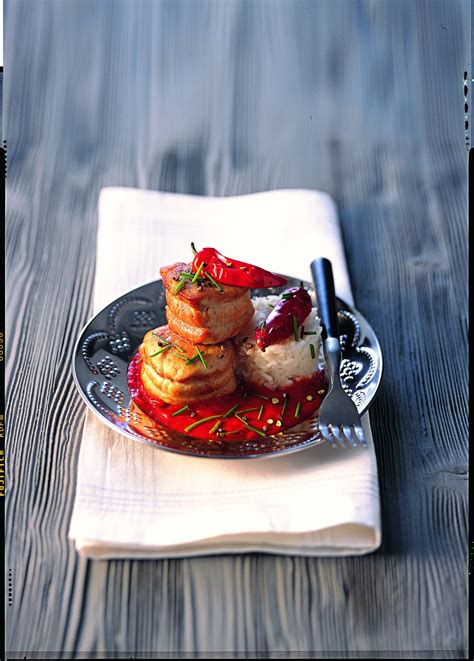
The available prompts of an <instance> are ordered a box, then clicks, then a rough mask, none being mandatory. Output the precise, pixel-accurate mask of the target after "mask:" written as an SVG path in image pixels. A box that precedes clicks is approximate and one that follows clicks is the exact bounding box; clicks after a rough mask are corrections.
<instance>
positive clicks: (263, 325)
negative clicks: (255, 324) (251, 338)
mask: <svg viewBox="0 0 474 661" xmlns="http://www.w3.org/2000/svg"><path fill="white" fill-rule="evenodd" d="M266 323H267V322H266V321H262V323H261V324H260V330H263V329H264V328H265V326H266Z"/></svg>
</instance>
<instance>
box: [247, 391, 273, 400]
mask: <svg viewBox="0 0 474 661" xmlns="http://www.w3.org/2000/svg"><path fill="white" fill-rule="evenodd" d="M249 395H250V396H251V397H260V399H270V397H265V395H259V394H258V393H256V392H255V393H249Z"/></svg>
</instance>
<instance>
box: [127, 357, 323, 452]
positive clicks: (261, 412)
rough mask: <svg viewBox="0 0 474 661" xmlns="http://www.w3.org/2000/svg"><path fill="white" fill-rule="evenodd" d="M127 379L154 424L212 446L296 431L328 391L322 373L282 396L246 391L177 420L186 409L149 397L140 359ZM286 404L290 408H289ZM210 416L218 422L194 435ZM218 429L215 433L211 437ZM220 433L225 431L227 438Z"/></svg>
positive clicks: (194, 405) (194, 409) (198, 404)
mask: <svg viewBox="0 0 474 661" xmlns="http://www.w3.org/2000/svg"><path fill="white" fill-rule="evenodd" d="M127 379H128V387H129V389H130V394H131V397H132V400H133V402H134V403H135V404H136V405H137V406H138V408H139V409H140V410H141V411H142V412H143V413H144V414H145V415H146V416H148V418H150V419H151V420H152V421H155V422H160V423H163V424H164V425H166V426H167V427H169V428H170V429H174V430H176V431H178V432H181V433H184V434H187V435H188V436H192V437H193V438H201V439H203V440H206V441H207V440H208V439H218V438H219V439H222V440H224V441H225V440H226V438H228V439H229V441H230V440H236V439H241V440H254V439H258V438H260V437H261V436H262V435H266V436H269V435H271V434H278V433H279V432H281V431H283V430H285V429H289V428H290V427H294V426H295V425H297V424H299V423H300V422H302V421H303V420H304V419H305V418H307V417H309V416H310V415H312V414H313V413H315V412H316V411H317V410H318V409H319V406H320V404H321V401H322V399H323V398H324V395H325V394H326V388H327V386H326V381H325V378H324V372H319V373H318V374H316V375H315V376H314V377H311V378H308V379H302V380H300V381H299V382H297V383H295V384H294V385H292V386H288V387H285V388H284V389H281V390H270V389H268V388H264V387H262V386H259V387H258V388H252V389H249V388H248V387H247V388H245V387H243V386H241V387H239V389H238V390H237V391H236V392H235V393H233V394H232V395H228V396H226V397H222V398H220V399H214V400H212V401H208V402H195V403H192V404H189V408H187V409H186V410H185V411H183V412H182V413H179V414H177V415H173V413H176V412H177V411H179V410H180V409H182V408H183V405H182V404H176V405H173V404H165V403H164V402H162V401H161V400H158V399H153V398H152V397H151V396H150V395H149V394H148V392H147V391H146V389H145V388H144V386H143V383H142V379H141V365H140V358H139V355H138V353H137V354H135V356H134V357H133V359H132V361H131V362H130V365H129V367H128V373H127ZM284 395H286V397H285V396H284ZM285 399H286V405H285V406H284V402H285ZM276 400H278V401H276ZM298 403H299V407H298ZM262 405H263V409H262ZM234 407H236V409H235V410H234V412H233V413H231V414H230V415H229V416H228V417H227V418H225V417H224V416H225V414H226V413H228V412H229V411H230V410H231V409H233V408H234ZM248 409H253V410H250V411H249V410H248ZM235 414H237V415H239V416H240V417H241V418H244V417H245V422H243V421H242V420H239V418H237V417H236V416H235ZM296 415H298V417H296ZM210 416H217V417H216V418H213V419H212V420H209V421H207V422H203V423H202V424H200V425H197V426H196V427H194V428H192V429H189V426H190V425H193V424H194V423H196V422H198V421H199V420H202V419H203V418H208V417H210ZM219 421H220V422H219ZM277 421H278V422H277ZM218 422H219V424H218V425H217V427H216V423H218ZM280 423H281V424H280ZM246 424H247V425H250V426H251V427H254V429H258V430H259V431H260V434H259V433H258V432H256V431H254V430H252V429H250V428H249V427H247V426H246ZM213 429H214V431H213V432H212V433H211V430H213ZM220 430H223V432H224V433H222V431H220Z"/></svg>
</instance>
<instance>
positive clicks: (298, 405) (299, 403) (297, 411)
mask: <svg viewBox="0 0 474 661" xmlns="http://www.w3.org/2000/svg"><path fill="white" fill-rule="evenodd" d="M300 408H301V402H298V404H297V405H296V411H295V418H299V416H300Z"/></svg>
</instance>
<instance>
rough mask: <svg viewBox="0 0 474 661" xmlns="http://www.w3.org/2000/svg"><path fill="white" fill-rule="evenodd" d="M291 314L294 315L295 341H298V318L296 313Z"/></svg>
mask: <svg viewBox="0 0 474 661" xmlns="http://www.w3.org/2000/svg"><path fill="white" fill-rule="evenodd" d="M291 316H292V317H293V335H294V336H295V341H296V342H298V320H297V318H296V317H295V315H294V314H293V315H291Z"/></svg>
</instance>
